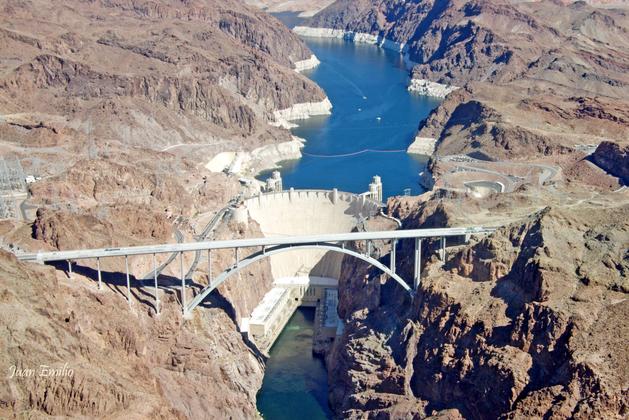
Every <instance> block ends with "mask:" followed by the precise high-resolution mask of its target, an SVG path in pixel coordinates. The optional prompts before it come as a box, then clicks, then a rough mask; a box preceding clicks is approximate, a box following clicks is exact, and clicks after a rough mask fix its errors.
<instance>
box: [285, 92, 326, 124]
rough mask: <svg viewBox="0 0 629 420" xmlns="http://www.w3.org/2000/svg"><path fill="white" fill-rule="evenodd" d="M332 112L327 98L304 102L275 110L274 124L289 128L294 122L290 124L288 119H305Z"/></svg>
mask: <svg viewBox="0 0 629 420" xmlns="http://www.w3.org/2000/svg"><path fill="white" fill-rule="evenodd" d="M331 113H332V103H331V102H330V100H329V99H328V98H325V99H324V100H323V101H321V102H305V103H300V104H295V105H293V106H291V107H290V108H286V109H280V110H277V111H275V112H274V113H273V114H274V116H275V122H274V123H273V124H274V125H277V126H279V127H285V128H291V127H294V126H295V124H291V123H290V122H289V121H296V120H307V119H308V118H310V117H313V116H315V115H330V114H331Z"/></svg>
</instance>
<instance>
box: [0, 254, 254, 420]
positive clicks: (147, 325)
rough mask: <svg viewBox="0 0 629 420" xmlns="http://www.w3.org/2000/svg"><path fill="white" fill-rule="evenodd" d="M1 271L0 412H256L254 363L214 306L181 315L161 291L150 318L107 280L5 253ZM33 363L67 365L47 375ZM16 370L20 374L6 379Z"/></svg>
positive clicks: (128, 414) (225, 414) (145, 414)
mask: <svg viewBox="0 0 629 420" xmlns="http://www.w3.org/2000/svg"><path fill="white" fill-rule="evenodd" d="M0 273H1V275H2V278H3V282H2V286H1V290H0V295H1V296H2V303H1V304H0V311H2V317H0V318H1V319H2V321H0V323H1V324H2V330H3V331H4V333H3V334H2V338H1V340H2V348H3V351H2V355H1V356H0V365H1V368H2V370H3V375H2V379H1V381H2V386H1V387H0V390H1V391H0V402H1V403H0V415H2V416H3V417H5V416H6V417H10V416H12V415H13V413H22V414H27V415H35V416H41V415H48V416H71V417H76V416H87V417H110V418H140V417H144V418H146V417H151V418H190V417H198V416H199V415H202V416H204V417H206V418H226V417H232V418H253V417H255V416H256V413H257V411H256V408H255V392H256V390H257V389H258V387H259V386H260V383H261V381H262V374H263V367H262V363H261V361H260V359H259V358H258V356H257V355H256V353H255V352H254V351H253V350H252V349H250V348H248V347H247V346H246V345H245V344H244V343H243V341H242V338H241V337H240V334H239V333H238V332H237V331H236V330H235V328H234V325H233V323H232V321H231V319H230V318H229V317H228V316H227V314H226V313H225V312H223V310H221V309H216V308H215V309H207V310H204V311H203V313H201V312H196V313H195V316H194V319H193V320H191V321H186V322H183V320H182V319H181V315H180V311H179V309H178V305H177V304H176V301H175V298H174V296H173V295H166V296H165V298H166V301H165V302H164V305H163V312H162V313H161V314H160V315H159V317H156V316H155V315H154V313H153V312H152V311H149V310H147V308H146V307H144V305H143V304H141V303H139V302H137V301H136V302H135V303H134V305H133V306H132V308H131V309H130V308H129V307H128V305H127V303H126V302H125V301H124V300H123V299H122V298H121V296H120V295H119V293H118V292H117V290H118V288H117V287H116V286H111V290H105V291H97V290H96V288H95V287H94V284H93V282H91V283H92V284H86V283H85V280H84V279H82V278H73V279H68V278H67V277H65V275H63V274H61V273H60V272H55V270H54V269H52V268H50V267H34V266H29V267H27V266H25V265H24V264H21V263H18V262H17V261H16V260H15V258H14V257H13V256H10V255H9V254H7V253H6V252H4V251H0ZM107 289H109V287H107ZM41 365H46V366H49V367H50V368H56V369H60V370H61V371H62V370H63V367H64V366H65V367H66V369H65V371H64V372H65V373H64V374H60V375H58V376H50V375H47V374H46V370H45V369H46V368H42V367H41ZM12 367H13V368H12ZM15 367H17V368H19V369H20V370H21V371H22V372H26V373H23V376H14V377H11V374H10V372H15ZM29 369H32V370H33V371H34V373H33V374H32V375H30V374H29V372H28V370H29ZM70 370H72V373H71V374H70V373H68V372H69V371H70ZM201 413H202V414H201Z"/></svg>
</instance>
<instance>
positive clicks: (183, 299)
mask: <svg viewBox="0 0 629 420" xmlns="http://www.w3.org/2000/svg"><path fill="white" fill-rule="evenodd" d="M179 269H180V271H181V309H182V311H183V315H184V316H186V315H187V312H186V273H185V272H184V271H183V252H180V253H179Z"/></svg>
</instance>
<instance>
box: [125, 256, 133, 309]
mask: <svg viewBox="0 0 629 420" xmlns="http://www.w3.org/2000/svg"><path fill="white" fill-rule="evenodd" d="M124 265H125V269H126V271H127V302H129V305H131V279H130V278H129V256H128V255H125V256H124Z"/></svg>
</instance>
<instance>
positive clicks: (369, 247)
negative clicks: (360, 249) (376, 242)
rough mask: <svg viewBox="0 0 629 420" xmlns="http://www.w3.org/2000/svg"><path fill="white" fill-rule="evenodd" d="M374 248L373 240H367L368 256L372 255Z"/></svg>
mask: <svg viewBox="0 0 629 420" xmlns="http://www.w3.org/2000/svg"><path fill="white" fill-rule="evenodd" d="M371 253H372V249H371V241H367V256H368V257H371Z"/></svg>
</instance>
